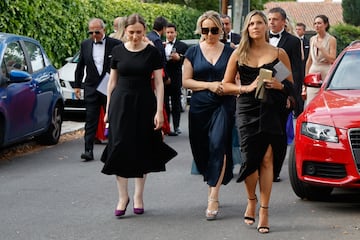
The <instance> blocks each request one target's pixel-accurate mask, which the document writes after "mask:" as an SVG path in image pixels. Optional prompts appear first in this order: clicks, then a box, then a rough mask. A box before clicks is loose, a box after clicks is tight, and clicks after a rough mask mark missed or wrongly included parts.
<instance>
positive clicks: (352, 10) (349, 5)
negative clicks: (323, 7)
mask: <svg viewBox="0 0 360 240" xmlns="http://www.w3.org/2000/svg"><path fill="white" fill-rule="evenodd" d="M341 6H342V8H343V18H344V22H346V23H348V24H352V25H355V26H360V15H359V8H360V1H359V0H355V1H354V0H342V3H341Z"/></svg>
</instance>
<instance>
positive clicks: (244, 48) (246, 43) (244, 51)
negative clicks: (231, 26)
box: [235, 10, 269, 65]
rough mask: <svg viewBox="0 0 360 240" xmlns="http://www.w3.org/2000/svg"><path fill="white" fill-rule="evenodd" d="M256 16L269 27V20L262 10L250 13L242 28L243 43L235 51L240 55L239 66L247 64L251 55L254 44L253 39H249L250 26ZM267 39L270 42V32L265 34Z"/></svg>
mask: <svg viewBox="0 0 360 240" xmlns="http://www.w3.org/2000/svg"><path fill="white" fill-rule="evenodd" d="M255 15H259V16H260V17H261V18H262V19H263V20H264V22H265V24H266V26H267V25H268V20H267V18H266V15H265V14H264V13H263V12H262V11H260V10H253V11H251V12H249V13H248V15H247V16H246V18H245V21H244V25H243V28H242V32H241V41H240V44H239V46H238V47H237V49H236V50H235V51H236V53H237V54H238V55H239V58H238V64H239V65H240V64H242V63H245V62H246V60H247V56H248V53H249V49H250V46H251V43H252V39H251V38H250V37H249V30H248V28H249V25H250V20H251V18H252V17H253V16H255ZM265 39H266V41H269V31H266V33H265Z"/></svg>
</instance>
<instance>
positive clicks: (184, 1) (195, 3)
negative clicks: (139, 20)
mask: <svg viewBox="0 0 360 240" xmlns="http://www.w3.org/2000/svg"><path fill="white" fill-rule="evenodd" d="M146 2H148V3H173V4H178V5H181V6H186V7H189V8H194V9H197V10H199V11H203V12H204V11H207V10H215V11H219V0H147V1H146Z"/></svg>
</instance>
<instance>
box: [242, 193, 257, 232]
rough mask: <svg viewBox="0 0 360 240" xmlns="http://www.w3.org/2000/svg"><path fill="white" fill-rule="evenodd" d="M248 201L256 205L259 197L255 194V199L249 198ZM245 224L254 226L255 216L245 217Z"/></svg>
mask: <svg viewBox="0 0 360 240" xmlns="http://www.w3.org/2000/svg"><path fill="white" fill-rule="evenodd" d="M248 200H249V201H256V203H257V196H256V194H255V197H254V198H248ZM246 210H247V207H246ZM244 222H245V224H247V225H249V226H250V225H253V224H254V223H255V215H254V217H252V216H246V215H245V216H244Z"/></svg>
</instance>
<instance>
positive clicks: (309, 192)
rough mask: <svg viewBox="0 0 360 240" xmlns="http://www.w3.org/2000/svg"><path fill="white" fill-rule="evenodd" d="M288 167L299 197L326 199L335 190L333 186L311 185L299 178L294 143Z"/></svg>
mask: <svg viewBox="0 0 360 240" xmlns="http://www.w3.org/2000/svg"><path fill="white" fill-rule="evenodd" d="M288 167H289V178H290V183H291V187H292V189H293V191H294V192H295V194H296V195H297V196H298V197H299V198H301V199H308V200H326V199H327V198H328V197H329V196H330V194H331V192H332V190H333V188H332V187H323V186H314V185H310V184H308V183H305V182H303V181H301V180H300V179H299V178H298V175H297V171H296V154H295V147H294V144H292V145H291V146H290V154H289V164H288Z"/></svg>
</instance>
